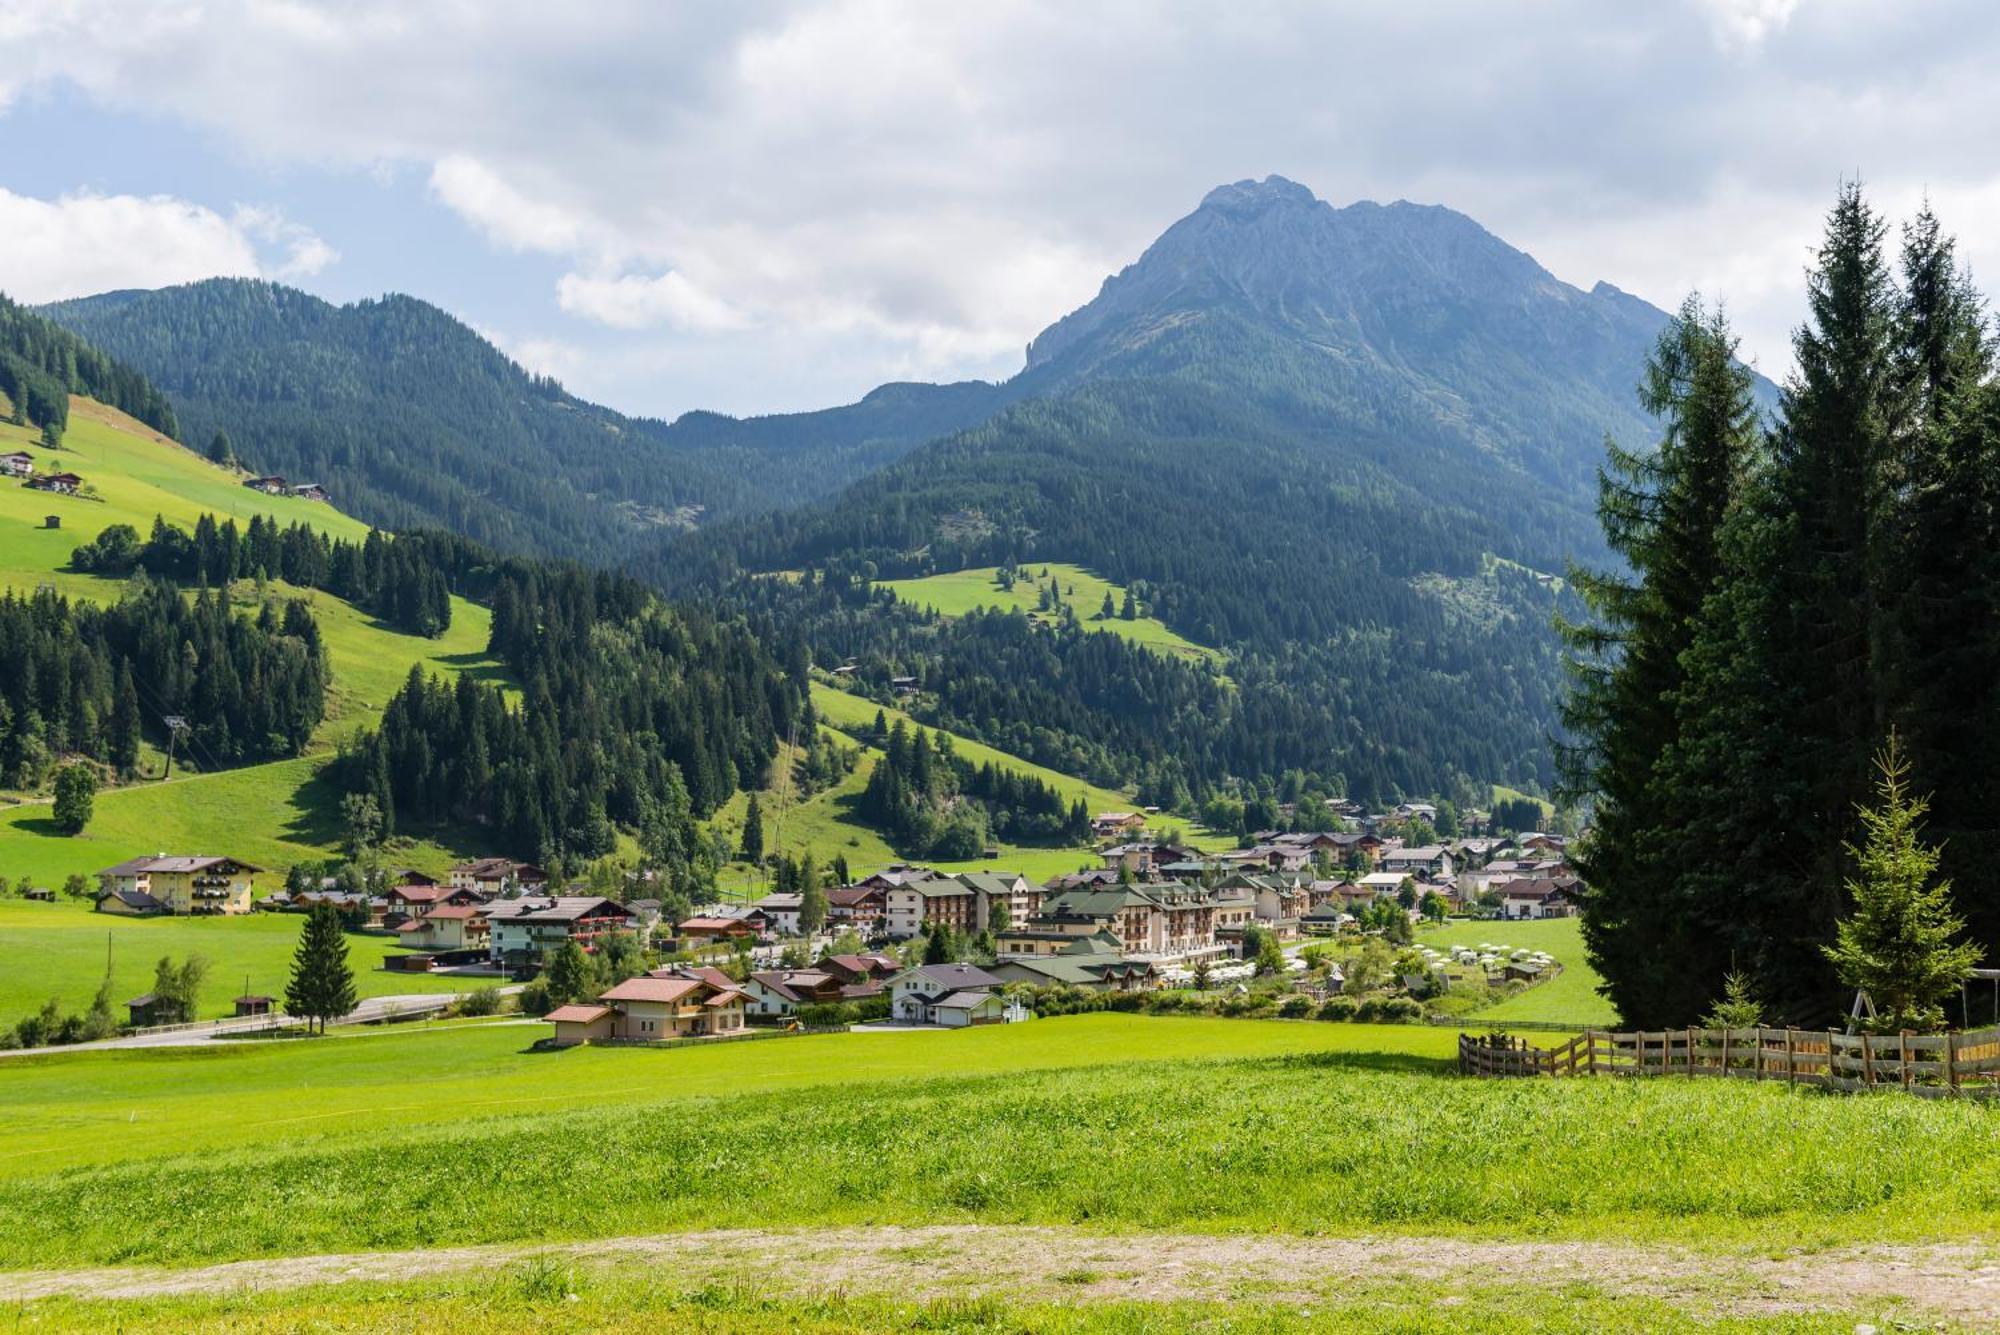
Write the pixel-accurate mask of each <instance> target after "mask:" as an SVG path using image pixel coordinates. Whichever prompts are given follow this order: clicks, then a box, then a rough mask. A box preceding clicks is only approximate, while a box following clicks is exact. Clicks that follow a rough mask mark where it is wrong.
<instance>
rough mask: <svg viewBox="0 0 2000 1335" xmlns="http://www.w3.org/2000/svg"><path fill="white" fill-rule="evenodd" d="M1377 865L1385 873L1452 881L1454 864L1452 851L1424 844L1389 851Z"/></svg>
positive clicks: (1436, 845)
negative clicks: (1391, 872)
mask: <svg viewBox="0 0 2000 1335" xmlns="http://www.w3.org/2000/svg"><path fill="white" fill-rule="evenodd" d="M1377 865H1378V866H1380V867H1381V869H1382V870H1383V871H1394V872H1404V873H1406V874H1410V875H1424V876H1435V877H1438V878H1439V879H1441V880H1450V879H1451V874H1452V866H1453V863H1452V858H1451V850H1450V849H1448V848H1445V847H1443V846H1441V845H1438V844H1424V845H1422V846H1420V847H1417V848H1392V849H1389V850H1387V851H1385V852H1384V853H1383V854H1382V857H1381V860H1380V862H1379V863H1378V864H1377Z"/></svg>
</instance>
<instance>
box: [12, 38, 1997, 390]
mask: <svg viewBox="0 0 2000 1335" xmlns="http://www.w3.org/2000/svg"><path fill="white" fill-rule="evenodd" d="M1997 39H2000V21H1997V20H1996V19H1995V17H1994V16H1993V12H1992V11H1991V7H1990V6H1989V5H1985V4H1974V3H1967V2H1965V0H1936V3H1931V4H1927V5H1923V6H1895V7H1889V6H1880V5H1874V4H1864V3H1861V2H1860V0H1679V2H1678V3H1663V4H1660V5H1649V6H1624V5H1603V4H1599V3H1595V2H1594V0H1545V2H1543V3H1536V4H1520V5H1508V4H1499V3H1488V2H1487V0H1437V2H1436V3H1431V4H1426V5H1421V6H1409V5H1403V4H1395V5H1391V4H1359V3H1354V4H1343V5H1330V4H1320V3H1310V4H1309V3H1303V2H1301V3H1288V2H1287V0H1267V2H1266V3H1262V4H1258V5H1253V6H1228V7H1224V6H1187V5H1168V4H1146V3H1136V2H1135V0H1102V3H1098V4H1093V5H1087V6H1078V5H1074V4H1069V3H1058V2H1057V0H991V2H990V3H985V4H981V5H978V6H935V5H926V4H917V3H902V2H900V0H825V3H817V4H804V3H786V2H783V0H771V2H770V3H764V4H758V5H752V6H722V5H706V4H702V5H695V4H666V3H655V2H653V0H595V2H594V3H592V4H589V5H586V6H550V5H546V4H525V3H516V2H515V0H481V2H479V3H472V2H471V0H460V2H457V3H434V4H422V5H413V4H407V3H402V2H401V0H398V2H397V3H388V2H387V0H349V2H348V3H342V4H338V5H331V4H327V5H322V4H318V3H313V2H312V0H149V3H147V4H145V5H130V4H113V3H104V2H102V0H0V237H4V238H6V243H5V244H0V290H5V291H7V292H9V293H10V294H13V295H16V296H19V297H21V298H23V299H26V300H50V299H55V298H59V297H66V296H76V295H82V294H84V293H87V292H91V291H98V290H103V289H104V288H107V287H115V286H158V285H161V284H164V283H170V282H179V281H188V280H190V279H193V278H198V277H202V276H205V275H208V274H213V273H255V274H262V275H265V276H268V277H272V278H277V279H280V280H282V281H287V282H292V283H296V284H297V285H299V286H302V287H305V288H307V289H308V290H310V291H313V292H315V293H318V294H320V295H322V296H325V297H327V298H328V299H330V300H336V301H348V300H353V299H356V298H361V297H367V296H373V295H379V294H380V293H383V292H385V291H391V290H394V291H404V292H409V293H412V294H414V295H416V296H418V297H422V298H424V299H426V300H429V301H433V302H436V303H437V304H439V305H441V306H443V307H445V308H446V309H448V310H450V311H452V312H453V313H454V314H456V315H458V316H459V317H461V318H462V319H464V320H466V321H467V322H469V323H471V324H472V325H474V326H475V327H477V328H478V329H480V330H481V331H482V332H484V333H486V334H487V335H488V336H489V337H491V338H492V339H494V341H495V342H496V343H498V344H499V345H500V346H501V347H503V348H504V349H506V350H507V351H508V352H510V353H511V354H512V355H514V356H515V357H516V358H517V359H519V360H521V361H522V362H523V363H524V364H527V365H530V366H532V367H534V368H535V369H538V370H544V371H548V372H552V373H554V374H556V375H559V376H560V377H561V378H562V379H563V380H564V382H565V383H566V384H568V385H569V386H570V388H572V389H573V390H575V391H576V392H578V393H581V394H584V395H586V396H587V397H591V398H595V399H598V400H601V401H603V402H606V403H609V404H611V405H613V406H615V407H618V408H620V409H623V410H626V411H629V412H640V413H649V414H655V415H663V416H669V417H671V416H674V415H677V414H678V413H680V412H683V411H686V410H689V409H692V408H698V407H699V408H712V409H719V410H722V411H728V412H736V413H750V412H759V411H776V410H789V409H798V408H809V407H815V406H821V405H824V404H828V403H835V402H844V401H849V400H852V399H853V398H856V397H858V396H859V395H860V394H862V393H865V392H866V391H867V390H868V389H869V388H871V387H873V386H874V385H876V384H879V383H881V382H883V381H886V380H893V379H908V378H921V379H954V378H962V377H973V376H976V377H985V378H992V377H999V376H1004V375H1007V374H1010V373H1011V372H1013V371H1014V370H1016V369H1017V368H1018V367H1019V365H1020V361H1021V351H1022V348H1023V346H1024V345H1025V344H1026V342H1027V341H1028V340H1029V339H1030V338H1032V337H1033V336H1034V334H1035V333H1036V332H1037V331H1038V330H1039V329H1040V328H1042V327H1043V326H1044V325H1046V324H1048V323H1050V322H1052V321H1053V320H1054V319H1056V318H1057V317H1058V316H1060V315H1061V314H1063V313H1064V312H1066V311H1068V310H1070V309H1072V308H1074V307H1075V306H1077V305H1079V304H1081V303H1082V302H1084V301H1086V300H1088V299H1089V298H1090V297H1091V295H1093V294H1094V292H1095V291H1096V288H1097V286H1098V284H1099V283H1100V282H1101V281H1102V280H1103V278H1104V277H1105V276H1106V275H1107V274H1108V273H1110V272H1112V271H1115V270H1116V269H1117V268H1118V267H1120V266H1122V265H1123V264H1126V263H1129V262H1130V261H1131V260H1132V259H1133V258H1134V257H1135V256H1136V255H1137V254H1138V252H1139V251H1140V250H1141V249H1142V248H1143V247H1144V246H1145V244H1146V243H1147V242H1148V241H1149V240H1151V239H1152V237H1153V236H1155V235H1157V234H1158V233H1159V232H1160V231H1161V230H1162V229H1163V228H1164V227H1165V226H1166V225H1168V224H1169V223H1171V222H1172V221H1173V219H1175V218H1176V217H1178V216H1180V215H1181V214H1184V213H1185V212H1187V211H1188V210H1189V209H1190V208H1192V207H1193V206H1194V204H1195V203H1196V202H1197V201H1198V200H1199V199H1200V198H1201V196H1202V195H1203V194H1204V193H1206V191H1207V190H1208V189H1210V188H1211V187H1213V186H1214V185H1216V184H1218V183H1221V182H1223V181H1228V180H1235V179H1240V178H1243V177H1248V176H1262V175H1265V174H1266V173H1270V172H1279V173H1282V174H1284V175H1287V176H1290V177H1292V178H1293V179H1296V180H1299V181H1302V182H1304V183H1305V184H1307V185H1309V186H1311V187H1312V188H1313V189H1314V190H1315V191H1316V192H1317V193H1318V194H1320V195H1321V196H1322V197H1323V198H1326V199H1329V200H1331V201H1333V202H1334V203H1336V204H1345V203H1348V202H1350V201H1352V200H1354V199H1358V198H1377V199H1393V198H1409V199H1414V200H1419V201H1422V202H1432V203H1443V204H1447V205H1450V206H1452V207H1454V208H1458V209H1460V210H1462V211H1464V212H1466V213H1469V214H1471V215H1472V216H1473V217H1475V218H1477V219H1479V220H1480V221H1481V222H1483V223H1485V224H1486V225H1487V226H1488V227H1489V228H1491V229H1492V230H1493V231H1495V232H1496V233H1498V234H1499V235H1500V236H1502V237H1504V238H1505V239H1507V240H1508V241H1510V242H1512V243H1513V244H1515V245H1518V246H1520V247H1522V248H1523V249H1526V250H1528V251H1530V252H1531V253H1533V254H1534V255H1535V256H1536V257H1537V258H1538V259H1540V260H1541V261H1542V262H1543V263H1544V264H1545V265H1547V266H1548V267H1549V268H1550V269H1551V270H1552V271H1554V272H1555V273H1556V274H1557V275H1558V276H1559V277H1561V278H1563V279H1565V280H1567V281H1570V282H1574V283H1577V284H1579V285H1581V286H1588V285H1589V284H1590V283H1592V282H1595V281H1597V280H1598V279H1605V280H1608V281H1610V282H1613V283H1616V284H1617V285H1618V286H1620V287H1623V288H1625V289H1627V290H1628V291H1633V292H1636V293H1638V294H1640V295H1642V296H1644V297H1647V298H1648V299H1650V300H1652V301H1654V302H1655V303H1657V304H1659V305H1662V306H1667V307H1671V306H1672V305H1674V304H1675V303H1677V302H1678V300H1679V299H1680V298H1681V296H1682V295H1684V294H1685V293H1686V292H1687V291H1688V290H1689V289H1690V288H1693V287H1699V288H1701V289H1702V290H1704V291H1705V292H1706V293H1707V294H1708V295H1709V296H1711V297H1713V298H1716V299H1719V300H1722V301H1723V302H1725V303H1726V304H1727V306H1728V308H1729V309H1730V311H1731V312H1732V314H1733V316H1734V317H1735V319H1736V320H1737V323H1738V325H1739V328H1740V329H1741V330H1742V332H1743V334H1744V338H1745V346H1746V350H1747V351H1748V352H1749V353H1750V354H1751V355H1752V356H1753V358H1754V359H1755V360H1757V361H1758V363H1759V364H1760V366H1761V367H1762V369H1764V370H1766V371H1767V372H1769V373H1773V374H1776V375H1782V374H1783V372H1784V369H1785V367H1786V365H1787V362H1788V360H1789V357H1788V351H1787V344H1786V336H1787V331H1788V330H1789V329H1790V327H1791V325H1792V324H1793V323H1795V322H1796V320H1797V319H1798V316H1799V309H1800V304H1801V296H1800V294H1801V274H1802V271H1803V268H1804V265H1805V262H1806V260H1807V258H1808V255H1809V248H1810V245H1811V243H1812V241H1813V239H1814V235H1815V233H1816V231H1817V228H1818V223H1819V219H1820V216H1821V214H1822V213H1823V211H1824V209H1825V207H1826V206H1827V204H1828V203H1829V202H1830V200H1831V199H1832V196H1833V192H1834V189H1835V187H1836V185H1837V183H1838V182H1839V180H1840V179H1841V178H1842V177H1843V176H1851V175H1854V174H1857V173H1858V174H1859V175H1861V176H1862V178H1863V179H1864V180H1865V181H1866V183H1867V185H1868V187H1869V190H1870V192H1871V194H1872V195H1873V197H1874V198H1875V199H1876V200H1877V201H1878V202H1879V203H1880V204H1881V205H1882V206H1883V207H1884V209H1885V210H1887V211H1889V212H1891V213H1892V214H1897V215H1901V214H1903V213H1906V212H1907V211H1908V210H1909V209H1911V208H1913V207H1914V206H1915V204H1916V203H1917V201H1918V200H1919V199H1921V198H1922V197H1923V196H1924V195H1925V194H1926V193H1928V194H1929V195H1930V197H1931V198H1932V199H1933V201H1934V203H1935V204H1936V206H1937V208H1938V210H1939V212H1940V214H1941V215H1942V216H1943V218H1944V221H1945V223H1946V225H1947V227H1949V228H1951V229H1952V230H1954V231H1956V232H1958V233H1959V234H1960V235H1961V236H1962V237H1963V238H1964V244H1963V251H1964V253H1965V255H1966V256H1967V258H1968V259H1969V260H1970V261H1971V263H1972V264H1973V266H1974V269H1975V273H1976V274H1979V273H1986V272H1991V271H1993V270H1995V269H2000V166H1996V164H1994V163H1993V162H1992V160H1991V158H1990V154H1989V152H1988V151H1987V145H1988V144H1989V143H1990V142H1991V141H1992V139H1993V131H1994V130H1995V129H1996V128H2000V127H1996V123H1995V122H1996V120H2000V81H1996V80H1993V79H1992V78H1991V77H1990V71H1991V70H1992V69H1993V68H1994V67H1995V65H1996V58H2000V50H1996V48H2000V40H1997Z"/></svg>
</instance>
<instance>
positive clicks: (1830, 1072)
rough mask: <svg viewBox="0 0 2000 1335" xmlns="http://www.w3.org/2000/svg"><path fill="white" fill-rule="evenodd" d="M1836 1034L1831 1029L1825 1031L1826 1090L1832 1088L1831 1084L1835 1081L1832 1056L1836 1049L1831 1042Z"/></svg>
mask: <svg viewBox="0 0 2000 1335" xmlns="http://www.w3.org/2000/svg"><path fill="white" fill-rule="evenodd" d="M1837 1033H1838V1031H1837V1030H1833V1029H1829V1030H1827V1031H1826V1085H1827V1088H1828V1089H1831V1088H1833V1082H1834V1080H1835V1079H1836V1076H1835V1074H1834V1064H1833V1054H1834V1052H1835V1051H1836V1049H1835V1048H1834V1045H1833V1041H1834V1038H1835V1037H1836V1035H1837Z"/></svg>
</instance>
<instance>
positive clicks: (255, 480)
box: [243, 474, 291, 496]
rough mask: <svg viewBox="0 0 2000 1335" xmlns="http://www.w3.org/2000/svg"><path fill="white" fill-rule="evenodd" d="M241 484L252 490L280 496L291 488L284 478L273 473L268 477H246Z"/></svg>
mask: <svg viewBox="0 0 2000 1335" xmlns="http://www.w3.org/2000/svg"><path fill="white" fill-rule="evenodd" d="M243 485H244V486H246V487H248V488H250V490H252V491H261V492H263V493H264V494H265V495H266V496H282V495H284V494H285V493H286V492H287V491H289V490H290V489H291V487H290V484H289V483H287V482H286V481H285V479H283V478H281V477H278V476H276V475H275V474H274V475H272V476H270V477H246V478H244V479H243Z"/></svg>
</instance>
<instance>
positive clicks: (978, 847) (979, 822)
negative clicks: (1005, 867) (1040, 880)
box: [859, 714, 1090, 861]
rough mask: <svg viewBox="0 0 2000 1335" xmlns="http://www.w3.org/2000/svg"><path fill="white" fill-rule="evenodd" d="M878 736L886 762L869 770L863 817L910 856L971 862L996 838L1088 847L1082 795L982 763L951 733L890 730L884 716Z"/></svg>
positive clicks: (878, 723) (901, 726) (899, 725)
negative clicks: (960, 749) (1070, 798)
mask: <svg viewBox="0 0 2000 1335" xmlns="http://www.w3.org/2000/svg"><path fill="white" fill-rule="evenodd" d="M871 740H872V741H873V742H875V744H877V745H879V746H880V747H881V748H882V759H881V760H880V761H878V762H877V763H876V765H875V768H874V769H873V770H871V771H870V772H869V775H868V785H867V787H866V788H864V789H863V790H862V793H861V800H860V805H859V811H860V815H861V818H862V819H863V820H866V821H867V822H868V823H869V824H871V825H874V826H876V827H877V828H879V829H881V830H883V831H884V832H885V833H886V834H887V836H888V839H889V842H890V843H891V844H893V845H894V846H895V847H896V849H897V850H898V851H899V852H901V853H903V854H904V855H905V856H907V857H934V858H940V859H945V860H957V861H963V860H965V859H968V858H976V857H978V856H980V854H981V852H982V851H984V849H985V847H986V845H987V842H988V840H989V839H1005V840H1007V841H1009V842H1011V843H1018V844H1048V843H1054V844H1081V843H1084V842H1087V841H1088V840H1089V838H1090V811H1089V809H1088V807H1086V806H1085V804H1084V802H1083V799H1082V798H1078V799H1076V800H1075V801H1074V802H1067V803H1066V802H1064V801H1063V798H1062V794H1061V793H1059V792H1057V791H1056V790H1055V789H1054V788H1053V787H1051V786H1049V785H1048V784H1046V783H1044V782H1042V781H1041V780H1040V779H1037V778H1034V777H1033V776H1031V775H1025V774H1020V773H1018V772H1015V771H1012V770H1003V769H1000V768H999V767H997V766H995V765H993V764H992V763H990V762H989V763H987V764H985V765H975V764H973V763H972V762H971V761H969V760H967V759H965V758H964V757H963V756H960V755H959V754H958V753H957V751H956V750H955V748H954V746H953V743H952V739H951V734H950V733H948V732H939V733H928V732H926V731H925V730H924V729H922V728H914V729H912V728H909V727H906V726H905V725H904V723H903V721H902V720H901V719H898V720H896V722H895V723H893V724H888V725H887V726H886V727H885V726H884V722H883V720H882V718H881V717H880V715H879V714H878V716H877V720H876V726H875V729H874V735H873V737H872V738H871Z"/></svg>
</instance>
